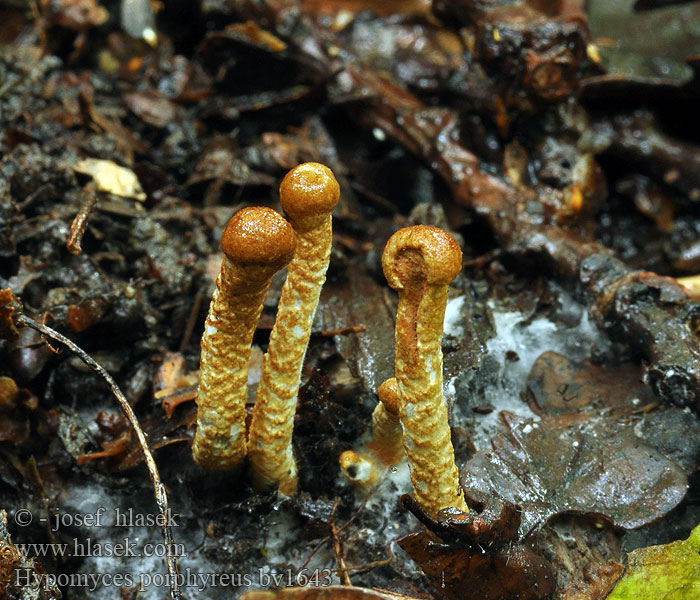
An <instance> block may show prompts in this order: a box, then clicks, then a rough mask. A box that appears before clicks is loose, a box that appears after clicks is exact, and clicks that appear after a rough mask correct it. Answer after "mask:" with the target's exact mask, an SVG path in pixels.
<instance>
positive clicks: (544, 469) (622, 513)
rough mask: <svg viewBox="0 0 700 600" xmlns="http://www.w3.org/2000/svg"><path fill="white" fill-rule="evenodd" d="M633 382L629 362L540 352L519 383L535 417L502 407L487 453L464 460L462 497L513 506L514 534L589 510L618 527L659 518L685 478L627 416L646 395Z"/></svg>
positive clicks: (681, 492) (679, 494)
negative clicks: (582, 360) (612, 364)
mask: <svg viewBox="0 0 700 600" xmlns="http://www.w3.org/2000/svg"><path fill="white" fill-rule="evenodd" d="M638 381H639V373H638V372H637V373H635V372H634V369H631V368H627V369H622V370H620V369H610V370H609V371H608V372H606V370H605V369H604V368H601V367H595V366H593V365H588V366H586V367H579V368H575V367H573V366H572V365H571V364H569V363H568V361H567V360H566V359H564V358H563V357H561V356H559V355H556V354H553V353H545V354H544V355H542V356H541V357H540V358H539V359H538V360H537V361H536V362H535V364H534V365H533V368H532V371H531V373H530V377H529V379H528V389H529V390H530V394H531V395H532V397H533V400H534V402H535V403H536V406H537V408H538V410H539V411H540V413H541V415H542V418H541V420H539V421H533V420H531V419H522V418H519V417H517V416H515V415H513V414H509V413H503V414H502V415H501V419H502V423H503V431H502V433H500V434H499V435H498V436H497V437H496V438H494V439H493V440H492V449H490V450H484V451H481V452H479V453H477V455H476V456H475V457H474V458H473V459H472V460H470V461H469V462H468V463H467V464H466V465H465V466H464V469H463V471H462V483H463V485H464V487H465V490H466V492H467V494H469V493H470V490H472V489H473V490H476V491H478V492H479V493H480V494H494V495H497V496H499V497H501V498H503V499H504V500H506V501H508V502H511V503H513V504H516V505H518V506H520V507H521V509H522V522H521V526H520V534H521V535H526V534H528V533H529V532H532V531H533V530H535V529H536V528H538V527H539V526H541V525H542V524H544V523H545V522H547V521H548V520H549V519H550V518H551V517H552V516H554V515H557V514H561V513H583V514H599V515H601V518H608V519H610V520H611V521H612V523H613V524H614V525H615V526H617V527H623V528H627V529H634V528H637V527H642V526H643V525H645V524H648V523H651V522H652V521H655V520H656V519H659V518H661V517H663V516H664V515H665V514H667V513H668V512H669V511H670V510H672V509H673V508H674V507H675V506H677V505H678V504H679V503H680V502H681V501H682V500H683V498H684V497H685V494H686V490H687V485H688V480H687V478H686V475H685V473H684V472H683V469H682V468H681V466H680V465H678V464H676V463H675V462H673V461H672V460H669V459H668V458H666V457H665V456H664V455H663V454H662V453H661V452H659V451H657V450H656V449H654V448H653V447H652V446H650V445H648V444H647V443H646V441H645V440H641V439H639V438H638V437H637V436H636V434H635V432H634V430H633V424H634V422H635V421H636V420H637V419H636V418H635V417H634V412H635V411H637V410H639V409H641V408H643V407H644V400H645V399H647V400H649V399H651V398H650V395H649V393H648V392H647V391H646V390H644V388H643V386H641V385H640V384H639V383H638ZM640 392H641V394H640ZM639 396H641V398H640V397H639ZM642 415H643V412H642Z"/></svg>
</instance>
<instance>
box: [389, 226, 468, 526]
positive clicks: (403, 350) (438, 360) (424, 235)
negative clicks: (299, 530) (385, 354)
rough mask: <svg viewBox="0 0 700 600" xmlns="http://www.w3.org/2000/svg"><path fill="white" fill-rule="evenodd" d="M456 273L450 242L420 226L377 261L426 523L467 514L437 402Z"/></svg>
mask: <svg viewBox="0 0 700 600" xmlns="http://www.w3.org/2000/svg"><path fill="white" fill-rule="evenodd" d="M461 266H462V252H461V250H460V248H459V246H458V245H457V242H455V240H454V238H453V237H452V236H451V235H449V234H448V233H447V232H445V231H443V230H441V229H438V228H437V227H429V226H426V225H416V226H414V227H406V228H404V229H401V230H399V231H397V232H396V233H395V234H394V235H393V236H391V238H390V239H389V241H388V243H387V245H386V248H385V249H384V254H383V256H382V267H383V269H384V275H385V276H386V278H387V281H388V282H389V285H390V286H391V287H392V288H393V289H395V290H397V291H398V293H399V304H398V311H397V315H396V332H395V337H394V353H395V373H396V381H397V388H398V396H399V419H400V421H401V426H402V428H403V445H404V449H405V450H406V458H407V460H408V466H409V469H410V473H411V482H412V483H413V492H414V495H415V498H416V501H417V502H418V503H419V504H420V505H421V506H422V507H423V508H424V509H425V511H426V512H428V513H429V514H430V515H432V516H433V517H434V516H435V515H436V513H437V512H438V511H439V510H440V509H442V508H447V507H450V506H451V507H455V508H457V509H459V510H461V511H463V512H468V511H469V509H468V508H467V504H466V502H465V500H464V493H463V491H462V488H461V486H460V484H459V471H458V469H457V465H456V463H455V457H454V449H453V447H452V441H451V437H450V428H449V424H448V421H447V406H446V405H445V401H444V398H443V394H442V350H441V347H440V344H441V342H442V329H443V321H444V319H445V308H446V306H447V292H448V286H449V284H450V282H451V281H452V280H453V279H454V278H455V277H456V276H457V274H458V273H459V271H460V269H461Z"/></svg>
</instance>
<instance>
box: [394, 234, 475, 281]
mask: <svg viewBox="0 0 700 600" xmlns="http://www.w3.org/2000/svg"><path fill="white" fill-rule="evenodd" d="M382 268H383V269H384V276H385V277H386V280H387V281H388V282H389V285H390V286H391V287H392V288H394V289H402V288H403V287H404V285H406V284H407V283H408V282H409V281H416V280H425V281H427V282H428V283H429V284H433V285H448V284H449V283H450V282H451V281H452V280H453V279H454V278H455V277H456V276H457V274H458V273H459V272H460V270H461V269H462V250H461V249H460V247H459V244H457V242H456V241H455V239H454V238H453V237H452V236H451V235H450V234H449V233H447V232H446V231H443V230H442V229H439V228H438V227H432V226H430V225H414V226H413V227H404V228H403V229H399V230H398V231H397V232H396V233H395V234H394V235H392V236H391V237H390V238H389V241H388V242H387V244H386V248H384V254H383V255H382Z"/></svg>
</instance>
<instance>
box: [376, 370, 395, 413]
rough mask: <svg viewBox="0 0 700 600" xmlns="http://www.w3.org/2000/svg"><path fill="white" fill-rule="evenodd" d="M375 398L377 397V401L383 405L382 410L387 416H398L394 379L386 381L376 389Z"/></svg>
mask: <svg viewBox="0 0 700 600" xmlns="http://www.w3.org/2000/svg"><path fill="white" fill-rule="evenodd" d="M377 396H379V401H380V402H381V403H382V404H383V405H384V408H385V409H386V411H387V412H388V413H389V414H391V415H395V416H398V414H399V388H398V385H397V384H396V378H395V377H391V378H390V379H387V380H386V381H385V382H384V383H382V385H380V386H379V388H378V389H377Z"/></svg>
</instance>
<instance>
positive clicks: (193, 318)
mask: <svg viewBox="0 0 700 600" xmlns="http://www.w3.org/2000/svg"><path fill="white" fill-rule="evenodd" d="M201 305H202V292H199V291H198V292H197V294H196V295H195V297H194V302H193V303H192V310H190V316H189V317H188V318H187V323H186V324H185V331H184V333H183V334H182V341H181V342H180V348H179V349H178V352H184V351H185V350H186V349H187V346H188V345H189V343H190V339H191V338H192V332H193V331H194V326H195V325H196V324H197V317H198V316H199V308H200V307H201Z"/></svg>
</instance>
